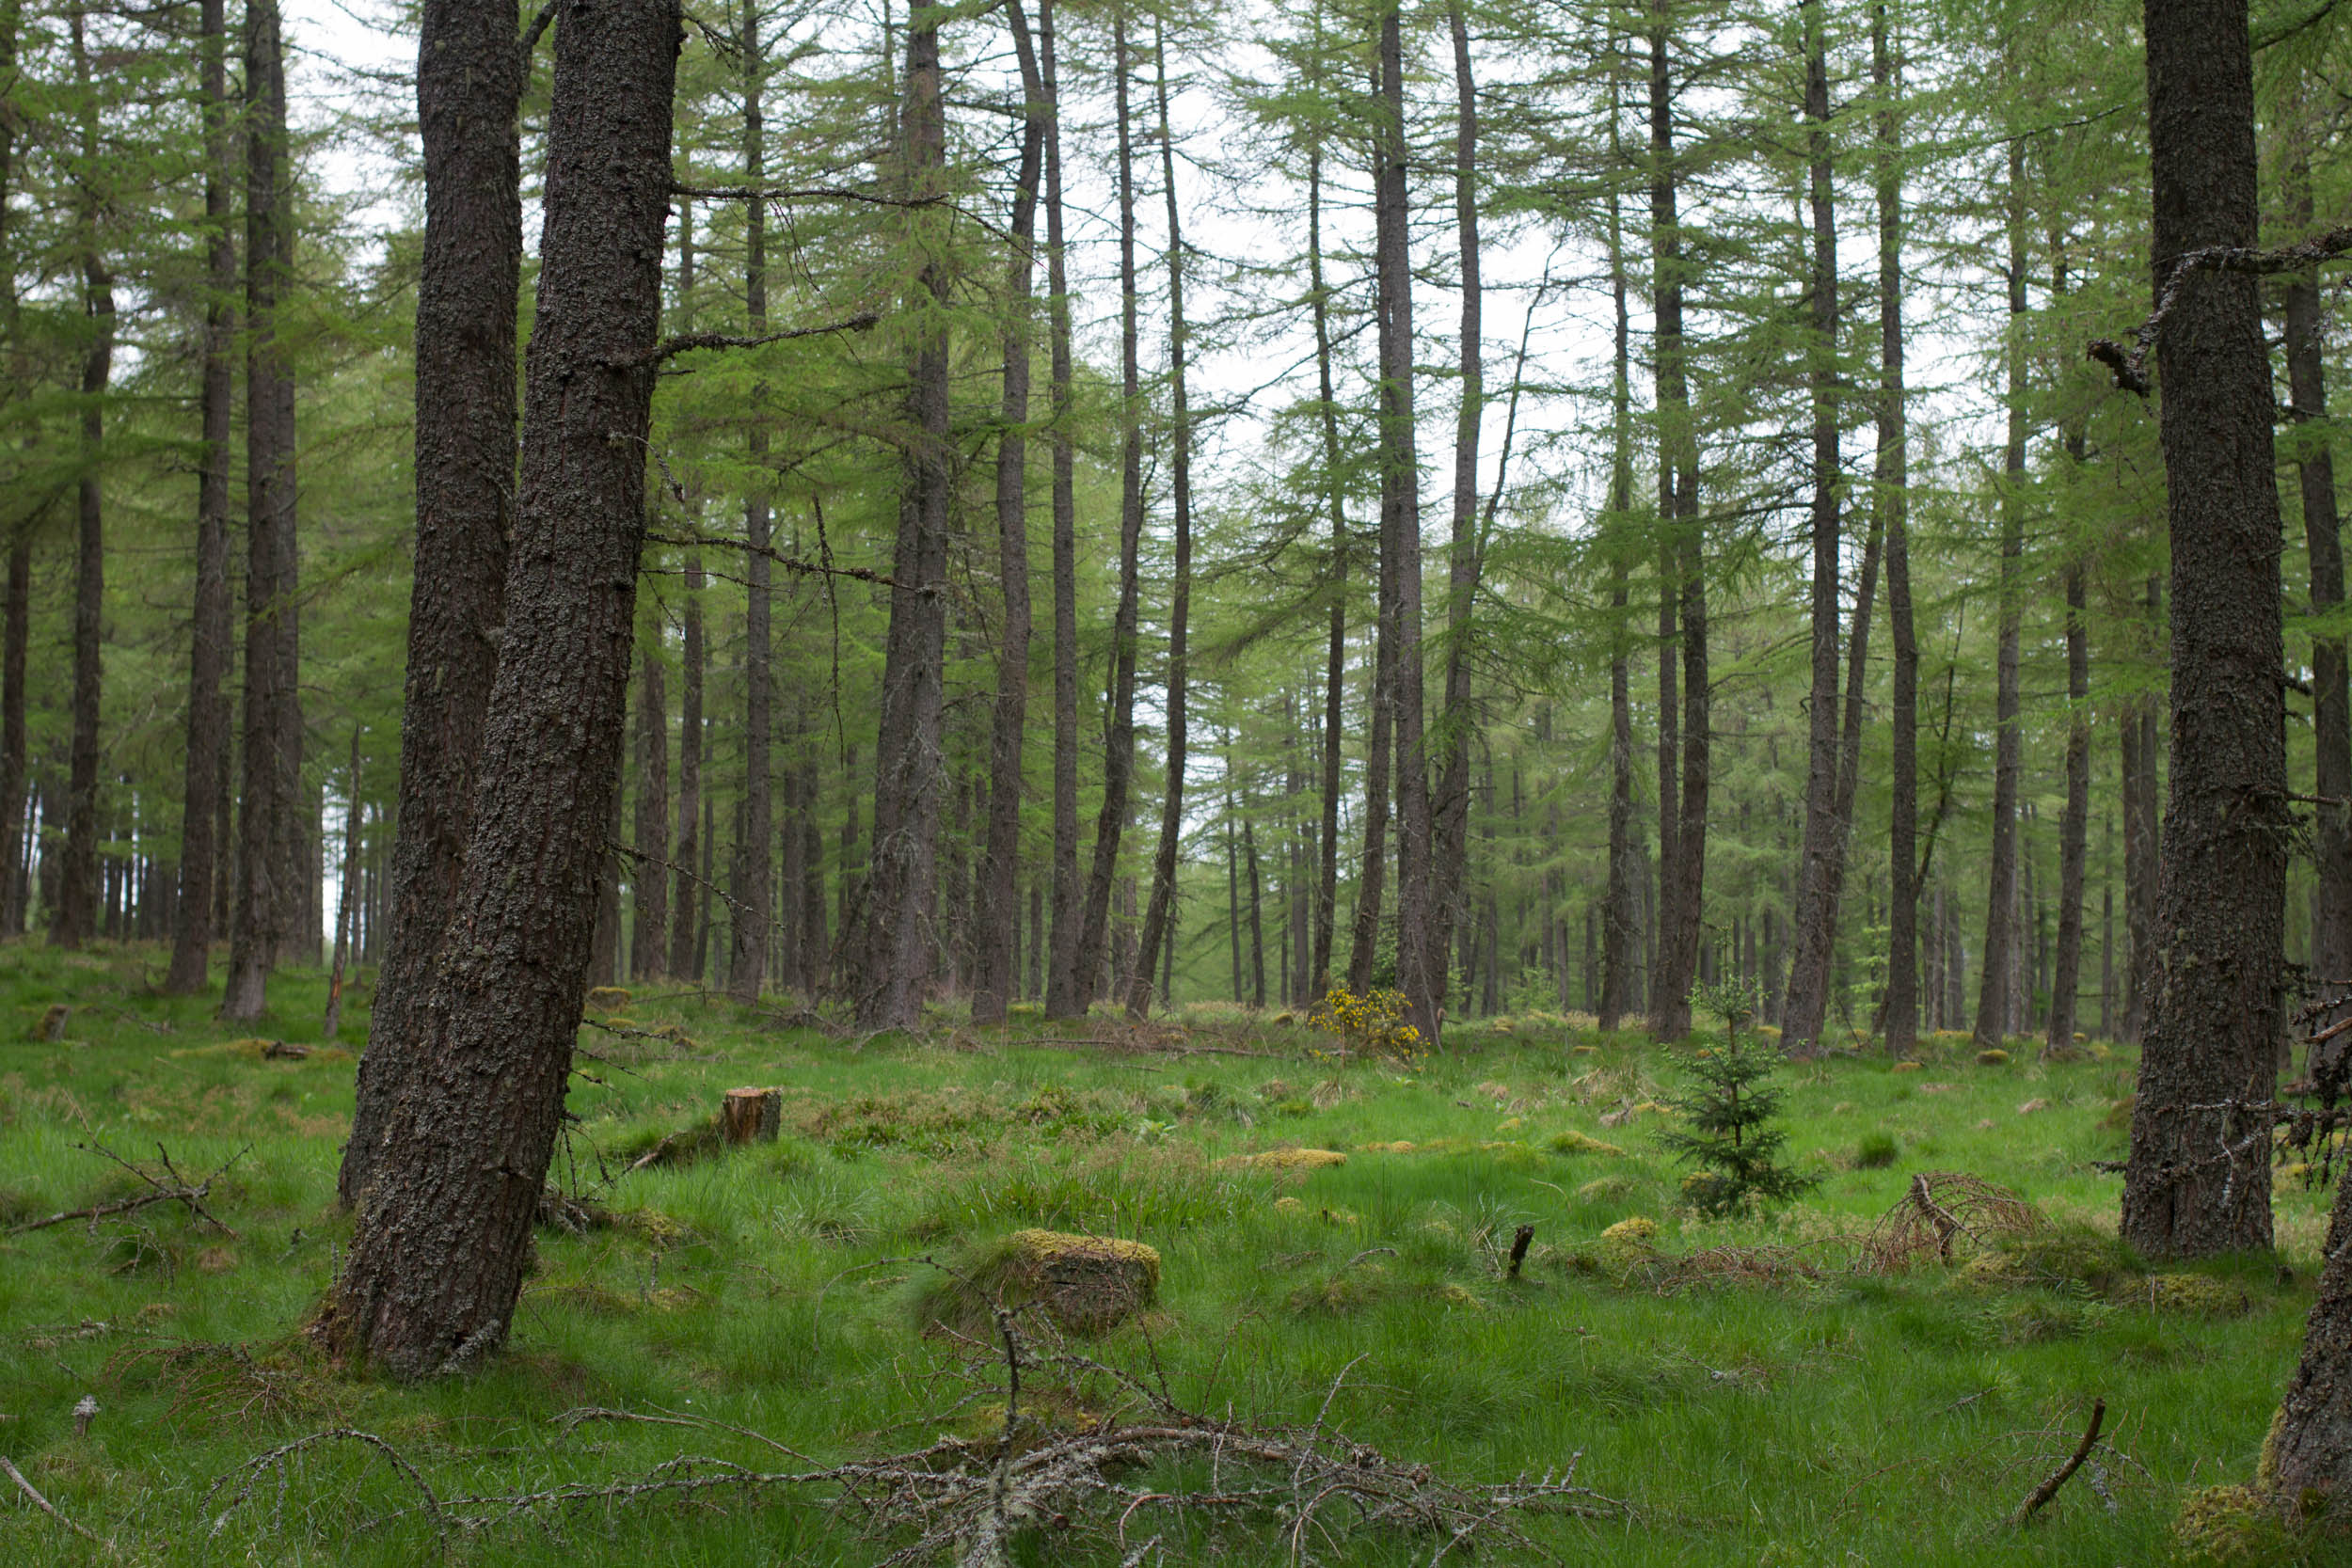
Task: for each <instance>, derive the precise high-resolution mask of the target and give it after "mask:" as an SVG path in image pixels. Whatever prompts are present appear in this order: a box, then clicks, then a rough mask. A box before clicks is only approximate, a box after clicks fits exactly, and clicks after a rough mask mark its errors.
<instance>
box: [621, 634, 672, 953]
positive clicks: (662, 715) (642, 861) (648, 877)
mask: <svg viewBox="0 0 2352 1568" xmlns="http://www.w3.org/2000/svg"><path fill="white" fill-rule="evenodd" d="M649 602H650V601H649ZM640 622H641V624H640V626H639V628H638V634H637V822H636V849H637V857H636V860H635V862H634V864H633V868H632V871H631V874H630V885H631V888H632V890H633V892H634V894H635V902H636V908H635V909H634V911H632V914H633V916H634V918H633V920H632V921H631V923H630V925H631V929H630V932H629V938H630V940H629V956H628V968H629V978H630V979H632V980H636V981H645V980H659V979H660V978H661V977H662V976H663V975H664V974H668V973H669V960H670V866H669V861H670V694H669V691H668V689H667V687H668V682H667V679H666V677H665V676H664V674H663V672H662V663H661V657H662V653H661V634H662V626H661V616H660V608H659V606H658V605H657V606H654V607H653V612H652V613H651V614H649V615H647V614H641V616H640Z"/></svg>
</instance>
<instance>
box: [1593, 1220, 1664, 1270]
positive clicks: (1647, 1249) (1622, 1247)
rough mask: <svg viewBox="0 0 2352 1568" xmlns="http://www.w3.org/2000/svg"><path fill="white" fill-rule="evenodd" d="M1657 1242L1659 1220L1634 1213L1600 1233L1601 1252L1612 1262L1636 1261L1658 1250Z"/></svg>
mask: <svg viewBox="0 0 2352 1568" xmlns="http://www.w3.org/2000/svg"><path fill="white" fill-rule="evenodd" d="M1657 1242H1658V1222H1657V1221H1656V1220H1654V1219H1651V1218H1650V1217H1649V1216H1648V1215H1646V1214H1633V1215H1629V1216H1628V1217H1627V1218H1625V1219H1621V1220H1619V1221H1618V1222H1617V1223H1616V1224H1614V1225H1613V1226H1611V1227H1609V1228H1608V1229H1606V1230H1604V1231H1602V1232H1601V1233H1600V1253H1601V1257H1602V1258H1604V1259H1607V1260H1608V1261H1610V1262H1612V1263H1620V1264H1622V1263H1635V1262H1639V1261H1640V1260H1641V1259H1645V1258H1647V1257H1648V1256H1649V1255H1650V1254H1651V1253H1653V1252H1655V1251H1656V1250H1658V1248H1657Z"/></svg>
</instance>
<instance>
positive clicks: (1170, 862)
mask: <svg viewBox="0 0 2352 1568" xmlns="http://www.w3.org/2000/svg"><path fill="white" fill-rule="evenodd" d="M1152 62H1153V66H1154V68H1155V76H1154V82H1153V87H1154V90H1155V91H1156V93H1157V95H1158V100H1159V110H1160V135H1159V141H1160V184H1161V190H1162V195H1163V196H1164V197H1165V198H1166V199H1167V204H1168V398H1169V404H1170V407H1169V415H1170V420H1169V424H1170V429H1169V432H1168V437H1169V448H1170V451H1169V462H1168V469H1169V487H1170V492H1171V499H1172V500H1173V502H1174V506H1175V513H1176V516H1175V525H1176V541H1175V544H1176V560H1175V577H1174V580H1173V582H1172V584H1171V586H1170V589H1169V598H1168V699H1167V705H1166V706H1167V715H1168V757H1167V767H1168V781H1167V788H1166V792H1165V793H1164V794H1163V795H1162V796H1161V799H1160V839H1159V845H1158V847H1157V849H1156V850H1155V852H1154V853H1153V854H1152V895H1151V898H1150V900H1149V901H1148V902H1147V903H1146V905H1145V906H1144V911H1143V936H1142V953H1143V961H1142V963H1141V964H1140V965H1139V966H1138V967H1137V969H1136V984H1135V985H1134V986H1132V987H1131V988H1130V989H1129V990H1128V992H1127V1014H1128V1016H1129V1017H1130V1018H1141V1017H1142V1016H1143V1015H1144V1012H1145V1009H1146V1008H1147V1006H1149V1005H1150V1002H1151V976H1152V970H1153V969H1154V968H1155V967H1157V959H1158V958H1159V953H1160V943H1161V942H1163V941H1167V942H1168V944H1169V948H1170V953H1171V956H1172V954H1173V949H1174V937H1173V935H1172V932H1173V929H1174V926H1173V919H1172V911H1173V906H1174V903H1175V898H1176V852H1177V850H1178V849H1179V848H1180V847H1182V845H1183V842H1184V754H1185V746H1186V739H1187V736H1186V721H1187V718H1188V716H1187V714H1186V712H1185V703H1186V701H1187V699H1188V697H1189V691H1188V690H1187V684H1186V683H1187V677H1188V674H1189V672H1188V669H1187V666H1186V660H1185V647H1184V637H1185V632H1186V630H1187V626H1186V623H1187V622H1188V621H1189V620H1190V618H1191V614H1192V414H1191V409H1190V406H1189V404H1187V402H1186V400H1185V395H1184V392H1185V388H1184V356H1185V355H1186V353H1187V352H1188V349H1189V345H1188V343H1187V341H1186V339H1185V335H1184V229H1183V226H1182V225H1181V224H1180V223H1179V222H1178V220H1177V198H1176V139H1175V137H1174V136H1173V135H1171V134H1170V132H1169V129H1168V40H1167V39H1166V38H1165V37H1164V36H1162V34H1161V32H1160V27H1159V24H1158V23H1157V22H1154V23H1153V24H1152ZM1160 1001H1161V1003H1162V1005H1163V1006H1165V1005H1166V1004H1167V1003H1168V996H1167V995H1166V994H1165V992H1163V993H1162V995H1161V997H1160Z"/></svg>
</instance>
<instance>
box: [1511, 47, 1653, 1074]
mask: <svg viewBox="0 0 2352 1568" xmlns="http://www.w3.org/2000/svg"><path fill="white" fill-rule="evenodd" d="M1617 50H1618V44H1617V42H1616V40H1614V39H1612V40H1611V42H1610V56H1611V63H1610V72H1609V161H1610V164H1611V166H1620V165H1622V164H1623V162H1624V158H1625V149H1624V146H1623V139H1622V135H1621V134H1620V132H1619V129H1618V124H1619V118H1620V109H1621V106H1620V102H1619V100H1620V92H1621V89H1620V87H1619V85H1618V84H1619V79H1620V66H1621V61H1620V60H1619V58H1618V55H1617ZM1628 292H1629V291H1628V287H1627V280H1626V266H1625V217H1624V213H1623V209H1622V201H1621V198H1620V195H1619V193H1618V192H1617V191H1616V190H1615V189H1614V188H1612V189H1611V190H1610V193H1609V300H1610V305H1611V307H1612V309H1613V314H1614V318H1615V325H1616V336H1615V338H1614V340H1613V351H1614V352H1613V354H1612V356H1611V360H1610V364H1611V374H1610V393H1609V400H1610V410H1609V412H1610V420H1609V429H1610V460H1609V517H1610V523H1611V525H1612V526H1611V527H1610V528H1609V529H1608V530H1606V531H1604V534H1603V539H1604V542H1605V543H1606V545H1607V547H1608V551H1609V610H1610V618H1609V637H1610V643H1609V868H1608V881H1607V884H1606V889H1607V891H1606V892H1605V893H1604V895H1603V896H1602V899H1601V910H1600V932H1601V934H1600V1002H1599V1006H1597V1007H1595V1008H1594V1009H1593V1011H1594V1014H1595V1022H1597V1023H1598V1025H1599V1026H1600V1027H1601V1028H1602V1029H1603V1030H1613V1029H1614V1028H1616V1027H1617V1025H1618V1023H1619V1022H1620V1021H1621V1020H1623V1019H1624V1017H1625V1015H1626V1013H1627V1011H1628V1010H1629V1009H1630V1008H1631V1007H1632V1006H1633V1005H1634V1003H1633V948H1634V945H1635V943H1636V941H1637V936H1636V932H1635V926H1636V923H1637V920H1638V916H1637V914H1636V913H1635V909H1634V905H1635V897H1634V892H1633V878H1634V867H1633V857H1634V853H1635V849H1634V843H1633V832H1634V828H1633V688H1632V673H1633V672H1632V665H1633V649H1632V635H1631V633H1632V627H1631V626H1630V625H1629V623H1628V620H1627V616H1626V608H1627V605H1628V603H1629V597H1630V595H1629V589H1628V579H1629V577H1630V575H1631V570H1632V566H1631V562H1629V561H1628V560H1627V550H1628V547H1629V544H1630V540H1629V537H1628V535H1629V529H1630V524H1631V520H1632V511H1633V325H1632V312H1631V310H1630V309H1629V307H1628V304H1627V294H1628ZM1489 1010H1490V1011H1491V1010H1492V1009H1489Z"/></svg>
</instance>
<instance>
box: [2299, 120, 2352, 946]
mask: <svg viewBox="0 0 2352 1568" xmlns="http://www.w3.org/2000/svg"><path fill="white" fill-rule="evenodd" d="M2298 108H2300V104H2299V103H2298ZM2302 112H2303V113H2304V114H2307V115H2308V114H2309V112H2310V111H2309V110H2303V111H2302ZM2291 135H2292V136H2293V151H2292V153H2291V157H2290V163H2289V166H2288V170H2287V180H2286V185H2287V193H2286V194H2287V205H2288V221H2289V224H2290V225H2291V227H2292V228H2293V229H2294V230H2295V232H2296V236H2297V237H2299V236H2300V235H2302V234H2304V233H2307V232H2309V231H2310V230H2311V229H2312V155H2311V146H2310V135H2311V133H2310V132H2309V131H2308V129H2306V128H2304V126H2302V125H2298V126H2297V127H2296V129H2295V130H2294V131H2293V132H2292V133H2291ZM2325 339H2326V320H2325V317H2324V316H2323V314H2322V312H2321V308H2320V299H2319V271H2318V269H2317V268H2316V267H2314V268H2311V269H2309V270H2307V271H2304V272H2298V273H2294V274H2291V275H2290V276H2289V277H2288V281H2287V289H2286V349H2287V388H2288V394H2287V395H2288V397H2289V399H2290V401H2292V402H2293V404H2295V409H2296V415H2297V416H2298V418H2299V420H2300V421H2301V422H2300V424H2299V426H2298V427H2297V428H2296V430H2295V433H2294V435H2293V436H2291V437H2290V443H2291V445H2292V447H2293V449H2294V451H2295V454H2296V459H2297V461H2296V480H2297V483H2298V484H2299V487H2300V489H2301V492H2302V499H2303V543H2304V548H2305V551H2306V553H2307V554H2308V555H2309V557H2310V561H2311V610H2312V615H2313V616H2314V617H2316V618H2320V619H2326V618H2328V616H2330V615H2331V614H2333V613H2334V611H2335V610H2337V609H2338V608H2339V607H2341V606H2342V605H2343V603H2344V544H2343V540H2342V538H2341V536H2340V533H2339V531H2338V524H2337V516H2336V467H2335V457H2334V454H2333V452H2332V451H2330V450H2329V444H2328V420H2327V415H2328V380H2327V372H2326V368H2325V364H2324V358H2323V349H2324V346H2325ZM2348 687H2352V683H2347V680H2346V676H2345V660H2344V638H2343V636H2342V635H2341V634H2339V635H2335V636H2319V637H2314V638H2312V751H2313V752H2314V762H2315V769H2316V775H2315V779H2314V782H2313V784H2312V794H2313V795H2315V796H2317V797H2318V804H2317V805H2316V806H2315V807H2314V808H2313V814H2312V815H2313V823H2312V870H2313V872H2314V873H2315V874H2316V877H2317V879H2318V884H2319V886H2318V900H2317V906H2316V910H2315V913H2314V918H2313V922H2312V975H2313V976H2314V977H2315V978H2317V979H2319V980H2322V981H2328V982H2334V983H2336V984H2339V985H2342V984H2347V983H2352V805H2347V804H2346V801H2347V800H2352V695H2348V694H2347V690H2348Z"/></svg>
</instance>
